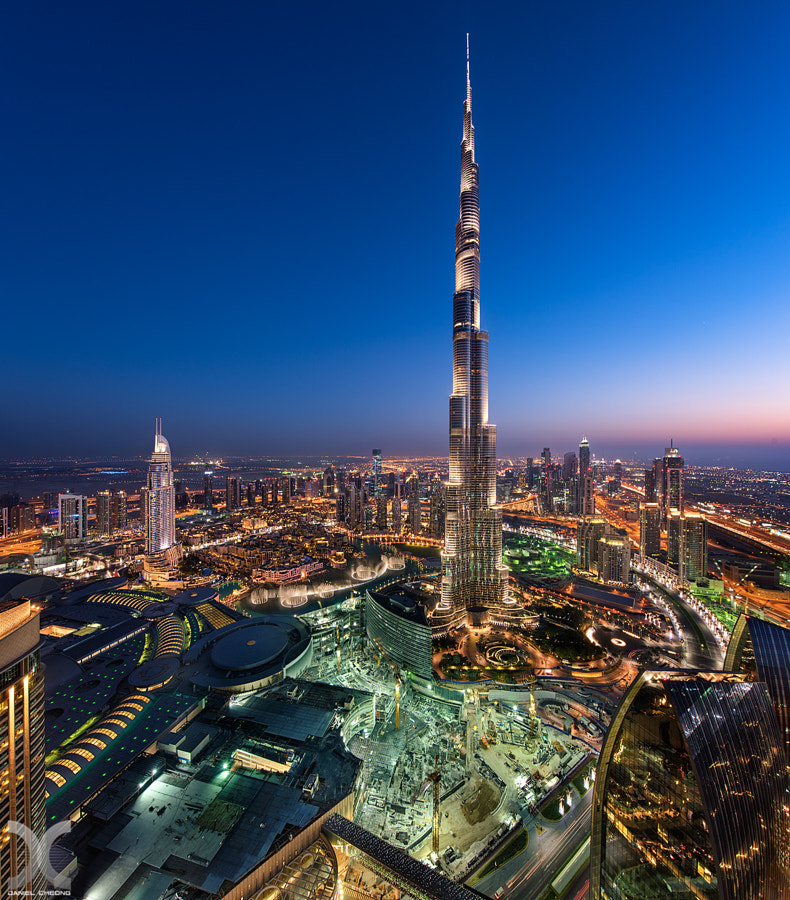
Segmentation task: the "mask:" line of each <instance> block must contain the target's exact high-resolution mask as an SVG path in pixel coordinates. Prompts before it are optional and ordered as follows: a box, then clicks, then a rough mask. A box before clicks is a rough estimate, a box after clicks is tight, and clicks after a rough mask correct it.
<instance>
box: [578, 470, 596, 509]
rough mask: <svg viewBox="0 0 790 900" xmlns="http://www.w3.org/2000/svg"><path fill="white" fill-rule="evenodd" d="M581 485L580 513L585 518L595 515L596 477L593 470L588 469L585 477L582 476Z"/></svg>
mask: <svg viewBox="0 0 790 900" xmlns="http://www.w3.org/2000/svg"><path fill="white" fill-rule="evenodd" d="M579 478H580V484H581V492H582V497H581V504H580V509H579V511H580V512H581V514H582V515H583V516H594V515H595V475H593V470H592V469H588V470H587V471H586V472H585V474H584V475H580V476H579Z"/></svg>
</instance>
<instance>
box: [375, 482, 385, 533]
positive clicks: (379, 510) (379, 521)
mask: <svg viewBox="0 0 790 900" xmlns="http://www.w3.org/2000/svg"><path fill="white" fill-rule="evenodd" d="M376 530H377V531H386V530H387V495H386V494H385V493H384V491H379V493H378V495H377V496H376Z"/></svg>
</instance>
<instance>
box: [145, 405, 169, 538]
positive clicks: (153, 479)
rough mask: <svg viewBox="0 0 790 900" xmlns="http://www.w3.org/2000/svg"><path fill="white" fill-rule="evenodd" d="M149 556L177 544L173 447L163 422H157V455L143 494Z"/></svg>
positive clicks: (155, 435) (149, 467)
mask: <svg viewBox="0 0 790 900" xmlns="http://www.w3.org/2000/svg"><path fill="white" fill-rule="evenodd" d="M143 522H144V523H145V552H146V555H149V554H154V553H160V552H162V551H165V550H168V549H169V548H170V547H173V546H175V543H176V497H175V486H174V484H173V466H172V462H171V459H170V444H168V442H167V440H166V439H165V437H164V436H163V435H162V420H161V419H157V420H156V433H155V434H154V452H153V453H152V454H151V461H150V462H149V464H148V481H147V484H146V486H145V492H144V494H143Z"/></svg>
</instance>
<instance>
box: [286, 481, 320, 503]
mask: <svg viewBox="0 0 790 900" xmlns="http://www.w3.org/2000/svg"><path fill="white" fill-rule="evenodd" d="M280 491H281V493H282V498H283V503H285V504H288V503H290V502H291V476H290V475H283V477H282V478H281V479H280ZM329 496H331V494H330V495H329Z"/></svg>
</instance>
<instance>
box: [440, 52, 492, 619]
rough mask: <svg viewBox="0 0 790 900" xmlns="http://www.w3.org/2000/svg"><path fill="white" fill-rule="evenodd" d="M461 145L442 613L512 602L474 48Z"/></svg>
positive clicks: (463, 612) (448, 614)
mask: <svg viewBox="0 0 790 900" xmlns="http://www.w3.org/2000/svg"><path fill="white" fill-rule="evenodd" d="M463 119H464V125H463V140H462V141H461V202H460V206H461V215H460V218H459V220H458V224H457V225H456V228H455V293H454V295H453V392H452V394H451V395H450V454H449V469H450V472H449V479H448V482H447V490H446V518H445V545H444V552H443V553H442V599H441V601H440V603H439V605H438V606H437V609H436V611H435V614H438V615H439V616H440V617H442V618H445V617H446V618H449V619H458V618H460V617H464V618H465V617H466V610H469V609H474V608H479V607H483V608H492V607H496V606H499V605H500V604H501V603H502V602H503V601H504V599H505V598H506V596H507V569H506V567H505V566H504V565H503V564H502V513H501V510H500V509H499V508H498V507H497V506H496V458H497V457H496V426H495V425H491V424H489V422H488V332H486V331H481V330H480V204H479V198H478V168H477V163H476V162H475V130H474V126H473V125H472V86H471V83H470V80H469V49H468V46H467V60H466V100H465V101H464V107H463Z"/></svg>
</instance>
